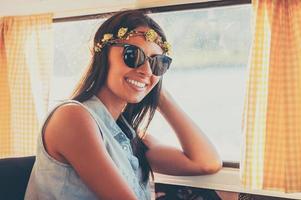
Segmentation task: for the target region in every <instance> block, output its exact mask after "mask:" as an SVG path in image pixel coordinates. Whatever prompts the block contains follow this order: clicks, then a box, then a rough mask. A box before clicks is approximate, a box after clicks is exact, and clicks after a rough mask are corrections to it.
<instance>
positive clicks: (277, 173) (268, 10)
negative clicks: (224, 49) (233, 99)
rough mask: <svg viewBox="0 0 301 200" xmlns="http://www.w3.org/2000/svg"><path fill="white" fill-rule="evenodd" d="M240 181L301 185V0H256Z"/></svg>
mask: <svg viewBox="0 0 301 200" xmlns="http://www.w3.org/2000/svg"><path fill="white" fill-rule="evenodd" d="M252 4H253V11H254V13H253V14H254V16H253V25H254V26H253V27H254V33H253V44H252V50H251V58H250V63H249V71H248V73H249V74H248V81H247V92H246V98H245V108H244V117H243V133H244V141H243V158H242V160H241V180H242V184H243V185H244V186H246V187H247V188H251V189H267V190H275V191H283V192H300V191H301V1H300V0H253V1H252Z"/></svg>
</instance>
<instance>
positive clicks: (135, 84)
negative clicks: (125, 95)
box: [125, 78, 148, 91]
mask: <svg viewBox="0 0 301 200" xmlns="http://www.w3.org/2000/svg"><path fill="white" fill-rule="evenodd" d="M125 80H126V82H127V83H128V85H129V86H130V87H131V88H133V89H135V90H136V91H144V90H145V89H146V86H147V85H148V84H147V83H145V82H142V81H137V80H134V79H131V78H126V79H125Z"/></svg>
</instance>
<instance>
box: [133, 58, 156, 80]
mask: <svg viewBox="0 0 301 200" xmlns="http://www.w3.org/2000/svg"><path fill="white" fill-rule="evenodd" d="M136 70H137V72H138V73H139V74H142V75H144V76H151V75H152V74H153V72H152V69H151V66H150V63H149V61H148V59H146V60H145V62H144V63H143V64H142V65H141V66H139V67H138V68H137V69H136Z"/></svg>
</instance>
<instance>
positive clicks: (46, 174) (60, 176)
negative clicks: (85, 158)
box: [25, 96, 151, 200]
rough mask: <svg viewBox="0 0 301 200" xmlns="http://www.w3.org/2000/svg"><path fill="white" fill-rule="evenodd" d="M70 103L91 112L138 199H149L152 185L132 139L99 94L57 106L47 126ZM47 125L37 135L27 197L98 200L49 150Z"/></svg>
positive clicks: (28, 199) (28, 198)
mask: <svg viewBox="0 0 301 200" xmlns="http://www.w3.org/2000/svg"><path fill="white" fill-rule="evenodd" d="M67 103H76V104H78V105H81V106H82V107H83V108H85V109H86V110H87V111H88V112H89V113H90V114H91V116H92V117H93V119H94V120H95V121H96V123H97V125H98V127H99V129H100V131H101V133H102V139H103V142H104V144H105V147H106V150H107V151H108V153H109V155H110V156H111V158H112V160H113V162H114V163H115V165H116V166H117V168H118V169H119V171H120V174H121V175H122V176H123V178H124V179H125V180H126V182H127V183H128V185H129V187H130V188H131V189H132V190H133V191H134V193H135V194H136V196H137V198H138V199H139V200H150V199H151V193H150V185H149V182H142V171H141V168H140V166H139V162H138V159H137V157H135V156H134V155H133V152H132V148H131V145H130V140H129V139H128V137H127V136H126V135H125V134H124V133H123V132H122V130H121V129H120V128H119V126H118V125H117V124H116V122H115V120H114V119H113V117H112V115H111V114H110V113H109V112H108V110H107V108H106V107H105V106H104V104H103V103H102V102H101V101H100V100H99V99H98V98H97V97H96V96H92V97H91V98H90V99H88V100H87V101H85V102H83V103H80V102H78V101H74V100H68V101H65V102H63V103H61V104H59V105H57V106H55V107H54V108H53V109H52V111H51V112H50V113H49V114H48V116H47V117H46V120H45V122H44V125H45V124H46V123H47V120H48V119H49V117H50V116H51V115H52V113H53V112H54V111H55V110H56V109H57V108H58V107H59V106H61V105H63V104H67ZM122 118H123V120H124V122H125V123H126V124H127V126H128V128H129V129H130V130H131V132H132V134H135V131H134V130H133V129H132V128H131V126H130V125H129V124H128V123H127V122H126V121H125V118H124V117H122ZM44 125H43V126H42V128H41V134H39V137H38V145H37V155H36V161H35V164H34V166H33V169H32V172H31V175H30V179H29V182H28V186H27V189H26V193H25V200H36V199H40V200H50V199H51V200H53V199H57V200H94V199H97V197H96V196H95V194H94V193H93V192H92V191H91V190H90V189H89V188H88V187H87V186H86V185H85V183H84V182H83V181H82V180H81V178H80V177H79V175H78V174H77V173H76V171H75V170H74V168H73V167H72V166H71V165H69V164H65V163H62V162H59V161H57V160H55V159H54V158H52V157H51V156H50V155H49V154H48V153H47V152H46V150H45V147H44V145H43V139H42V138H43V136H42V134H43V127H44ZM91 164H93V163H91ZM99 170H102V169H101V166H99ZM120 199H122V197H120Z"/></svg>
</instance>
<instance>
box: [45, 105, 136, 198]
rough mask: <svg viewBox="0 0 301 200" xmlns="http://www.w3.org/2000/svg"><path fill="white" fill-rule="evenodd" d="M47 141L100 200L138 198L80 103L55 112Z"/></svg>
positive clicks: (48, 128) (48, 127)
mask: <svg viewBox="0 0 301 200" xmlns="http://www.w3.org/2000/svg"><path fill="white" fill-rule="evenodd" d="M45 143H46V145H47V148H48V149H50V150H51V152H54V153H53V154H55V155H61V156H62V157H63V158H64V159H66V161H67V162H68V163H69V164H71V165H72V166H73V168H74V169H75V171H76V172H77V173H78V174H79V176H80V177H81V179H82V180H83V181H84V182H85V183H86V184H87V186H88V187H89V188H90V189H91V190H92V191H94V193H95V194H96V196H97V197H98V198H99V199H105V200H115V199H126V200H136V199H137V198H136V197H135V194H134V192H133V191H132V190H131V189H130V188H129V186H128V185H127V183H126V181H125V180H124V179H123V177H122V176H121V175H120V173H119V171H118V169H117V168H116V166H115V164H114V163H113V161H112V159H111V158H110V156H109V154H108V153H107V151H106V149H105V146H104V143H103V140H102V137H101V134H100V131H99V129H98V127H97V125H96V123H95V121H94V120H93V119H92V117H91V116H90V114H89V113H88V112H87V111H86V110H85V109H84V108H82V107H81V106H79V105H74V104H69V105H64V106H62V107H60V108H58V110H57V111H55V113H54V114H53V116H52V118H51V119H50V121H49V123H48V125H47V127H46V129H45Z"/></svg>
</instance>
